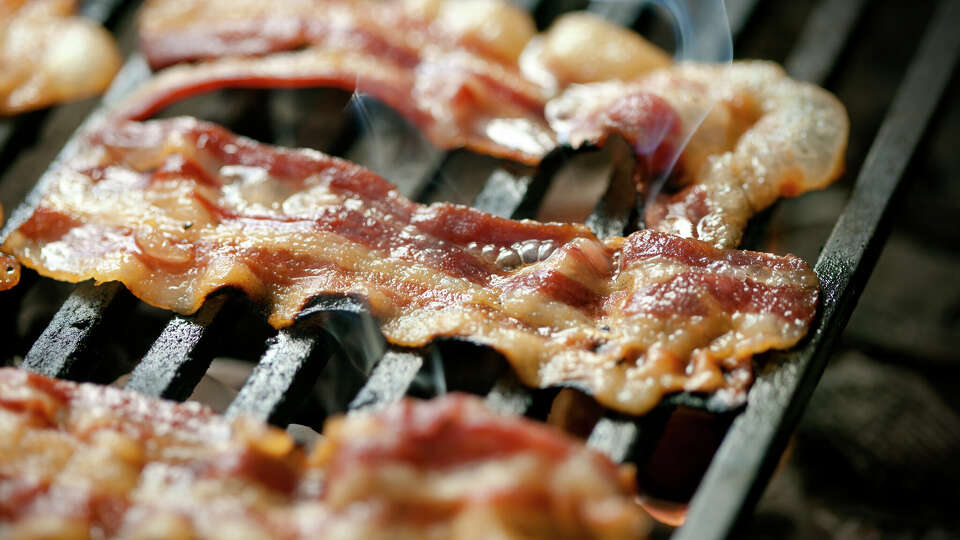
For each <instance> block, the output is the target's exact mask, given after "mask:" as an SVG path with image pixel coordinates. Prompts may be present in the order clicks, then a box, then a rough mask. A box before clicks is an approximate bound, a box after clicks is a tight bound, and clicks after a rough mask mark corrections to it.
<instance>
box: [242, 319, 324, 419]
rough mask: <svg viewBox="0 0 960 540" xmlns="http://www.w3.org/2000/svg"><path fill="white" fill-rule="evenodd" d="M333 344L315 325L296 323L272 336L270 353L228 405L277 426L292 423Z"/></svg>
mask: <svg viewBox="0 0 960 540" xmlns="http://www.w3.org/2000/svg"><path fill="white" fill-rule="evenodd" d="M332 349H333V344H332V343H330V342H329V338H328V337H327V336H326V335H325V334H323V333H322V332H321V331H320V329H319V328H317V327H316V326H314V325H308V324H297V326H294V327H291V328H287V329H284V330H281V331H280V333H279V334H277V336H276V337H274V338H271V340H270V342H269V344H268V346H267V352H265V353H264V354H263V357H262V358H261V359H260V362H259V363H258V364H257V366H256V367H255V368H254V369H253V372H252V373H251V374H250V377H249V378H248V379H247V381H246V382H245V383H244V385H243V387H242V388H240V393H239V394H237V397H236V398H235V399H234V400H233V402H232V403H230V407H229V408H227V411H226V415H227V417H230V418H233V417H236V416H237V415H240V414H243V415H248V416H253V417H255V418H257V419H260V420H264V421H267V422H270V423H272V424H276V425H286V424H288V423H289V421H290V418H291V417H292V415H293V413H294V411H295V410H296V409H297V407H298V406H299V404H300V403H301V402H302V401H303V400H304V399H305V398H306V396H307V394H308V393H309V392H310V388H311V387H312V386H313V383H314V382H315V381H316V380H317V378H318V377H319V376H320V371H321V370H322V369H323V366H324V365H325V364H326V361H327V359H328V358H329V353H330V351H331V350H332Z"/></svg>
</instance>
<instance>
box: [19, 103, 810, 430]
mask: <svg viewBox="0 0 960 540" xmlns="http://www.w3.org/2000/svg"><path fill="white" fill-rule="evenodd" d="M44 183H45V187H44V191H45V192H44V195H43V197H42V199H41V201H40V203H39V206H38V207H37V208H36V210H35V211H34V213H33V215H32V216H31V217H30V218H29V219H28V220H27V221H26V222H25V223H24V224H23V225H22V226H21V227H20V228H19V229H18V230H16V231H15V232H13V233H12V234H11V235H10V237H9V238H8V240H7V242H6V244H5V245H4V247H5V249H7V250H8V251H9V252H10V253H14V254H15V255H16V256H17V257H18V258H19V259H20V261H21V262H22V263H24V264H26V265H27V266H29V267H31V268H35V269H36V270H37V271H39V272H40V273H41V274H43V275H46V276H50V277H53V278H57V279H62V280H67V281H80V280H85V279H90V278H94V279H96V280H97V281H101V282H103V281H113V280H117V281H121V282H123V283H124V284H125V285H126V286H127V287H128V288H129V289H130V290H131V291H132V292H133V293H134V294H135V295H137V296H138V297H140V298H141V299H143V300H145V301H146V302H149V303H151V304H154V305H157V306H161V307H165V308H169V309H172V310H175V311H177V312H180V313H191V312H193V311H195V310H196V309H198V308H199V307H200V305H201V303H202V302H203V300H204V298H205V297H206V296H207V295H208V294H210V293H211V292H213V291H214V290H216V289H218V288H221V287H236V288H238V289H241V290H243V291H244V292H245V293H246V294H248V295H249V296H250V297H252V298H254V299H255V300H257V301H259V302H261V303H262V304H263V305H264V306H266V308H267V311H268V313H269V318H270V322H271V323H272V324H273V325H274V326H278V327H280V326H285V325H288V324H290V323H291V322H292V321H293V320H294V318H295V317H296V316H297V314H298V313H299V311H300V310H301V309H302V307H303V306H304V305H305V304H306V303H307V302H308V301H309V299H310V298H312V297H314V296H316V295H327V294H333V295H347V294H349V295H356V296H359V297H362V298H365V299H366V300H367V302H368V303H369V305H370V309H371V311H372V312H373V314H374V315H375V316H376V317H377V318H378V319H379V320H380V322H381V324H382V331H383V333H384V335H385V336H386V337H387V339H389V340H390V341H392V342H393V343H396V344H398V345H402V346H411V347H418V346H422V345H425V344H427V343H428V342H430V341H431V340H432V339H434V338H436V337H438V336H461V337H464V338H467V339H471V340H473V341H475V342H478V343H482V344H486V345H489V346H490V347H493V348H495V349H497V350H498V351H500V352H501V353H503V354H504V355H505V356H506V357H507V359H508V360H509V361H510V362H511V364H512V365H513V366H514V368H515V369H516V371H517V373H518V374H519V376H520V378H521V379H522V380H523V381H524V382H525V383H527V384H529V385H532V386H552V385H558V384H577V385H580V386H582V387H585V388H587V389H589V390H590V391H591V392H592V393H594V394H595V395H596V397H597V399H598V400H600V401H601V402H602V403H604V404H607V405H609V406H612V407H615V408H618V409H621V410H623V411H628V412H633V413H642V412H644V411H646V410H648V409H650V408H651V407H653V406H654V405H656V403H657V402H658V401H659V399H660V398H661V396H662V395H663V394H665V393H668V392H675V391H679V390H690V391H702V392H719V393H720V395H726V396H739V395H740V394H739V393H741V392H743V391H744V389H745V388H746V387H747V385H748V384H749V381H750V378H751V374H750V358H751V356H752V355H753V354H755V353H758V352H761V351H764V350H767V349H770V348H785V347H789V346H791V345H792V344H794V343H795V342H796V341H797V340H799V339H800V337H802V336H803V334H804V333H805V332H806V329H807V327H808V325H809V323H810V320H811V319H812V317H813V314H814V309H815V305H816V298H817V290H818V283H817V279H816V277H815V276H814V274H813V273H812V272H811V271H810V269H809V268H808V267H807V265H806V264H805V263H804V262H803V261H801V260H800V259H798V258H795V257H789V256H788V257H776V256H773V255H766V254H760V253H752V252H741V251H724V250H719V249H716V248H713V247H710V246H709V245H708V244H706V243H703V242H700V241H696V240H689V239H681V238H678V237H676V236H672V235H668V234H664V233H659V232H655V231H642V232H638V233H635V234H633V235H631V236H629V237H627V238H610V239H606V240H603V241H601V240H598V239H597V238H596V237H594V236H593V235H592V234H591V233H590V232H589V231H588V230H587V229H586V227H584V226H581V225H563V224H541V223H536V222H533V221H511V220H507V219H502V218H498V217H494V216H491V215H488V214H484V213H482V212H479V211H477V210H473V209H470V208H467V207H463V206H456V205H450V204H433V205H430V206H422V205H418V204H415V203H413V202H410V201H408V200H406V199H404V198H403V197H402V196H400V195H399V194H398V193H397V192H396V191H394V190H393V188H392V186H391V185H390V184H388V183H387V182H386V181H384V180H383V179H381V178H379V177H378V176H376V175H374V174H373V173H371V172H369V171H367V170H365V169H362V168H361V167H358V166H356V165H352V164H350V163H348V162H345V161H342V160H339V159H336V158H332V157H329V156H326V155H323V154H320V153H318V152H314V151H309V150H285V149H279V148H273V147H269V146H267V145H263V144H259V143H256V142H254V141H251V140H248V139H244V138H241V137H237V136H234V135H232V134H230V133H228V132H227V131H225V130H223V129H222V128H218V127H216V126H213V125H210V124H205V123H202V122H199V121H196V120H193V119H188V118H181V119H173V120H164V121H154V122H148V123H128V124H125V125H122V126H114V127H111V128H108V129H105V130H103V131H101V132H98V133H94V134H92V135H90V136H89V137H87V139H86V140H85V142H84V143H83V144H82V145H81V147H80V149H79V151H78V154H77V155H76V156H75V157H73V158H71V159H69V160H67V161H65V162H62V163H59V164H56V165H55V166H54V167H53V169H52V170H51V172H50V173H49V174H48V176H47V177H46V178H45V179H44Z"/></svg>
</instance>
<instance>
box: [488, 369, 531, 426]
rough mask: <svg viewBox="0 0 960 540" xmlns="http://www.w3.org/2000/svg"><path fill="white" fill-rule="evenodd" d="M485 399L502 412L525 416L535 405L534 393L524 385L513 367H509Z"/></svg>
mask: <svg viewBox="0 0 960 540" xmlns="http://www.w3.org/2000/svg"><path fill="white" fill-rule="evenodd" d="M484 401H485V402H486V404H487V406H488V407H489V408H491V409H492V410H494V411H497V412H499V413H500V414H505V415H511V416H523V415H525V414H527V412H528V411H530V409H531V408H532V407H533V393H532V392H531V391H530V389H529V388H527V387H525V386H523V383H521V382H520V379H518V378H517V376H516V374H515V373H514V372H513V369H510V368H508V369H507V370H506V372H504V374H503V375H501V376H500V378H498V379H497V382H495V383H494V384H493V388H491V389H490V391H489V392H487V396H486V398H485V399H484Z"/></svg>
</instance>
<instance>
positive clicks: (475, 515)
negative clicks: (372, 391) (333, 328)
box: [0, 368, 649, 539]
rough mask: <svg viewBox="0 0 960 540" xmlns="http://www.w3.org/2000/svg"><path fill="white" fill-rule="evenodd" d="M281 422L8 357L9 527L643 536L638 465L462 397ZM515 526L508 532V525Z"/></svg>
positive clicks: (22, 534)
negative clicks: (289, 427) (50, 372)
mask: <svg viewBox="0 0 960 540" xmlns="http://www.w3.org/2000/svg"><path fill="white" fill-rule="evenodd" d="M324 433H325V437H324V439H323V440H322V441H321V442H320V443H319V445H318V446H317V447H316V448H314V450H313V451H312V452H311V453H310V454H309V455H307V453H306V452H305V451H304V450H302V449H301V448H298V447H297V446H296V445H295V444H294V443H293V440H292V439H291V438H290V437H289V436H288V435H287V434H286V433H285V432H283V431H281V430H279V429H276V428H273V427H268V426H266V425H263V424H260V423H258V422H255V421H253V420H249V419H244V418H240V419H238V420H235V421H228V420H226V419H225V418H223V417H220V416H217V415H215V414H214V413H213V412H212V411H211V410H210V409H208V408H206V407H203V406H200V405H199V404H197V403H183V404H180V403H174V402H171V401H163V400H158V399H154V398H148V397H144V396H140V395H137V394H134V393H132V392H127V391H122V390H118V389H115V388H108V387H103V386H97V385H92V384H76V383H71V382H66V381H60V380H53V379H47V378H44V377H41V376H39V375H34V374H30V373H28V372H25V371H20V370H16V369H10V368H5V369H0V494H3V496H2V497H0V535H2V536H3V537H4V538H87V537H98V538H104V537H105V538H169V539H181V538H182V539H187V538H211V539H218V538H222V539H228V538H231V539H232V538H277V539H284V538H287V539H293V538H494V537H496V538H513V537H518V536H523V537H525V538H526V537H529V536H527V535H528V534H532V535H533V537H536V538H635V537H642V536H644V535H645V533H646V532H647V531H648V530H649V520H648V519H647V517H646V516H645V515H644V514H643V513H642V511H641V510H640V509H639V507H638V506H637V505H636V504H635V503H634V502H633V500H632V497H633V485H632V478H631V477H632V475H630V474H629V473H630V471H629V469H628V468H624V469H623V470H618V468H617V467H616V466H615V465H614V464H613V463H611V462H610V461H609V460H607V459H606V458H605V457H604V456H601V455H599V454H596V453H594V452H591V451H590V450H587V449H586V448H584V447H583V446H582V445H580V444H579V443H576V442H574V441H573V440H571V439H568V438H566V437H564V436H563V435H561V434H560V433H559V432H557V431H554V430H552V429H551V428H548V427H546V426H543V425H538V424H535V423H533V422H530V421H527V420H523V419H515V418H506V417H500V416H497V415H495V414H493V413H491V412H490V411H488V410H486V409H485V408H483V406H482V404H481V402H480V401H479V400H478V399H476V398H472V397H467V396H464V395H448V396H445V397H442V398H438V399H435V400H433V401H413V400H407V401H403V402H401V403H397V404H395V405H392V406H391V407H390V408H389V409H386V410H385V411H383V412H380V413H375V414H366V415H353V416H350V417H349V418H338V419H333V420H330V421H328V422H327V425H326V427H325V429H324ZM515 535H516V536H515Z"/></svg>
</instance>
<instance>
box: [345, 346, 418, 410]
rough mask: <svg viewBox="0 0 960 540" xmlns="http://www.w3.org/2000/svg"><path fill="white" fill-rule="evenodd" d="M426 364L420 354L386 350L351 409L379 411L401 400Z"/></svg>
mask: <svg viewBox="0 0 960 540" xmlns="http://www.w3.org/2000/svg"><path fill="white" fill-rule="evenodd" d="M423 364H424V357H423V354H422V353H420V352H407V351H402V352H401V351H395V350H391V351H387V353H386V354H384V355H383V357H382V358H381V359H380V361H379V362H377V365H376V366H374V368H373V371H371V372H370V377H369V378H368V379H367V383H366V384H364V386H363V388H361V389H360V391H359V392H358V393H357V396H356V397H355V398H354V399H353V401H351V402H350V406H349V409H350V410H351V411H368V410H378V409H381V408H383V407H385V406H386V405H388V404H390V403H394V402H396V401H400V399H401V398H403V396H404V395H405V394H406V393H407V389H408V388H410V385H411V384H413V380H414V379H415V378H416V376H417V373H418V372H419V371H420V368H421V367H423Z"/></svg>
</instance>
